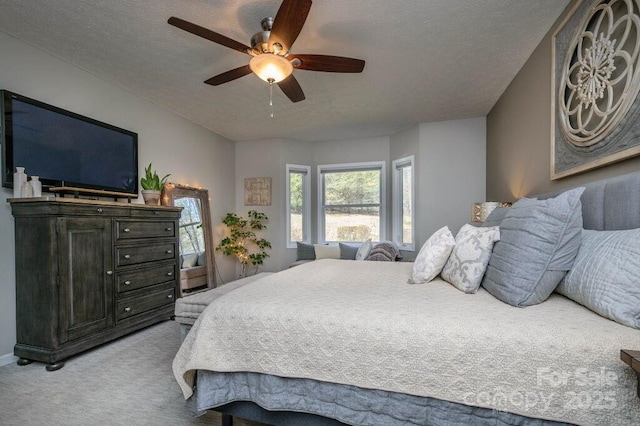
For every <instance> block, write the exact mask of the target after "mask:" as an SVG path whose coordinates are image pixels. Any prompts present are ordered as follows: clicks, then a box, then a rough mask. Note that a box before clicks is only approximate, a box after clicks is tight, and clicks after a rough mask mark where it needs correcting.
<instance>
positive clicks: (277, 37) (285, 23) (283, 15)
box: [269, 0, 311, 52]
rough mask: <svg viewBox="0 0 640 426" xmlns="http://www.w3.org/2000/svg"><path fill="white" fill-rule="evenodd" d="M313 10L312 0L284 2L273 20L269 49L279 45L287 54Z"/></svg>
mask: <svg viewBox="0 0 640 426" xmlns="http://www.w3.org/2000/svg"><path fill="white" fill-rule="evenodd" d="M310 10H311V0H283V2H282V4H281V5H280V9H278V13H277V14H276V17H275V18H274V20H273V26H272V28H271V35H270V36H269V48H270V49H271V48H272V46H273V45H274V44H275V43H279V44H280V45H281V46H282V48H283V50H284V51H285V52H287V51H289V49H291V46H292V45H293V43H294V42H295V41H296V39H297V38H298V34H300V31H301V30H302V27H303V26H304V22H305V21H306V20H307V16H308V15H309V11H310Z"/></svg>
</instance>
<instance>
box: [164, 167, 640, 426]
mask: <svg viewBox="0 0 640 426" xmlns="http://www.w3.org/2000/svg"><path fill="white" fill-rule="evenodd" d="M541 198H543V197H541ZM581 199H582V217H583V221H584V227H585V228H587V229H596V230H612V229H634V228H640V173H635V174H631V175H626V176H621V177H618V178H614V179H610V180H606V181H600V182H595V183H593V184H589V185H586V190H585V192H584V194H583V195H582V197H581ZM411 268H412V264H411V263H408V262H351V261H343V260H333V259H323V260H319V261H314V262H310V263H307V264H304V265H300V266H297V267H295V268H292V269H288V270H286V271H282V272H279V273H275V274H271V275H269V276H266V277H264V278H261V279H258V280H256V281H254V282H252V283H250V284H247V285H244V286H242V287H240V288H237V289H235V290H233V291H231V292H228V293H227V294H226V295H224V296H223V297H220V298H218V299H217V300H215V301H214V302H212V303H211V304H210V305H209V306H208V307H207V308H206V309H205V310H204V312H203V313H202V314H201V315H200V316H199V318H198V319H197V321H196V322H195V324H194V325H193V327H192V329H191V331H190V332H189V334H188V335H187V336H186V338H185V340H184V342H183V345H182V346H181V348H180V350H179V352H178V354H177V355H176V358H175V360H174V366H173V367H174V374H175V376H176V379H177V381H178V383H179V385H180V386H181V389H182V391H183V394H184V396H185V398H187V403H188V404H189V406H190V407H191V409H192V411H193V412H194V413H198V412H203V411H205V410H209V409H215V410H218V411H221V412H223V413H227V414H231V415H234V416H238V417H243V418H248V419H252V420H256V421H260V422H264V423H269V424H278V425H287V424H291V425H300V424H305V425H306V424H309V425H312V424H318V425H320V424H323V425H325V424H326V425H328V424H341V423H345V424H358V425H386V424H389V425H395V424H407V425H412V424H414V425H426V424H435V425H458V424H459V425H463V424H498V425H502V424H518V425H542V424H545V425H546V424H566V423H569V424H581V425H592V424H593V425H597V424H608V425H614V424H620V425H628V424H640V399H638V397H637V396H636V386H637V380H636V377H635V374H634V373H633V371H632V370H631V369H630V368H628V366H627V365H626V364H624V363H623V362H622V361H620V358H619V353H620V350H621V349H637V348H640V331H639V330H638V329H636V328H632V327H629V326H626V325H621V324H619V323H617V322H615V321H612V320H609V319H606V318H603V317H602V316H600V315H598V314H596V313H595V312H593V311H591V310H590V309H587V308H586V307H584V306H581V305H580V304H578V303H576V302H574V301H572V300H570V299H568V298H566V297H564V296H562V295H560V294H557V293H554V294H552V295H551V296H550V297H549V298H548V299H547V300H546V301H544V302H543V303H539V304H535V305H533V306H528V307H526V308H518V307H514V306H511V305H508V304H506V303H503V302H502V301H500V300H498V299H497V298H495V297H494V296H493V295H491V294H489V292H487V291H486V290H484V289H483V288H480V289H479V290H478V292H477V293H475V294H465V293H463V292H461V291H459V290H458V289H456V288H455V287H453V286H452V285H451V284H449V283H447V282H445V281H443V280H441V279H435V280H433V281H432V282H430V283H428V284H424V285H408V284H407V277H409V276H410V275H411ZM638 280H639V281H640V277H639V278H638ZM636 282H637V281H636Z"/></svg>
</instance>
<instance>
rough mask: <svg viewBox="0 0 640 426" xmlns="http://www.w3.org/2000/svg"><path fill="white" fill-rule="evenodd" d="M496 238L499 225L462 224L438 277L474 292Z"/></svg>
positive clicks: (465, 290) (497, 238) (460, 288)
mask: <svg viewBox="0 0 640 426" xmlns="http://www.w3.org/2000/svg"><path fill="white" fill-rule="evenodd" d="M499 239H500V227H499V226H491V227H482V228H478V227H475V226H472V225H464V226H463V227H462V228H460V231H458V235H456V245H455V247H454V248H453V250H452V251H451V255H450V256H449V260H447V264H446V265H445V266H444V269H442V278H443V279H444V280H445V281H447V282H449V283H451V284H453V285H454V286H455V287H456V288H457V289H458V290H462V291H464V292H465V293H475V292H476V291H478V287H480V283H481V282H482V277H483V276H484V272H485V270H486V269H487V264H488V263H489V258H490V257H491V251H492V250H493V245H494V243H495V242H496V241H498V240H499Z"/></svg>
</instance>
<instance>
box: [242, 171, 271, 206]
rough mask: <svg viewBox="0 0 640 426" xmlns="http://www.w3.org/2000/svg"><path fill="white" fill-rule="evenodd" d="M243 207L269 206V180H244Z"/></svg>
mask: <svg viewBox="0 0 640 426" xmlns="http://www.w3.org/2000/svg"><path fill="white" fill-rule="evenodd" d="M244 205H245V206H270V205H271V178H270V177H259V178H245V179H244Z"/></svg>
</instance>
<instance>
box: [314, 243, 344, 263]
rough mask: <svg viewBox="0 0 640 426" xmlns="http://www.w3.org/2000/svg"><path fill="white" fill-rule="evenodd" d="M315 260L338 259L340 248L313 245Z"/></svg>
mask: <svg viewBox="0 0 640 426" xmlns="http://www.w3.org/2000/svg"><path fill="white" fill-rule="evenodd" d="M313 249H314V250H315V252H316V260H317V259H340V246H329V245H326V244H314V245H313Z"/></svg>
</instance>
